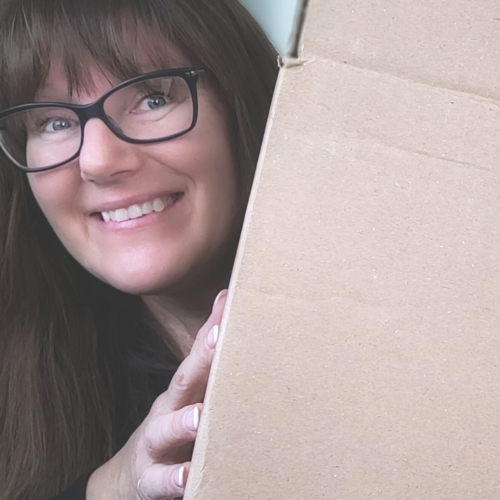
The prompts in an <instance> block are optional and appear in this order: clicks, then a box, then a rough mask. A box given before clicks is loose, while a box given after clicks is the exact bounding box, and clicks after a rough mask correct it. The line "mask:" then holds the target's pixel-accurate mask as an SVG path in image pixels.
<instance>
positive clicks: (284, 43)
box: [240, 0, 302, 55]
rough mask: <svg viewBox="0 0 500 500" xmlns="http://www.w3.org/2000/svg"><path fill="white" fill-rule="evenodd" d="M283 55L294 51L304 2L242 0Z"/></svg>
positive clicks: (289, 0) (298, 0)
mask: <svg viewBox="0 0 500 500" xmlns="http://www.w3.org/2000/svg"><path fill="white" fill-rule="evenodd" d="M240 1H241V3H242V4H243V5H244V6H245V7H246V8H247V9H248V10H249V11H250V12H251V13H252V14H253V15H254V16H255V18H256V19H257V21H259V23H260V24H261V26H262V28H263V29H264V31H265V32H266V33H267V36H268V37H269V38H270V40H271V41H272V42H273V43H274V45H275V47H276V48H277V49H278V50H279V52H280V53H281V54H284V55H287V54H289V52H290V50H292V49H293V45H294V39H295V29H296V24H297V22H298V20H299V12H300V6H301V5H302V0H240Z"/></svg>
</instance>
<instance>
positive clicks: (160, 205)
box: [153, 198, 165, 212]
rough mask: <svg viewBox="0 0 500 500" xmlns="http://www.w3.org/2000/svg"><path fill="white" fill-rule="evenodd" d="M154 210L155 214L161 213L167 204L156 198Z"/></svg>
mask: <svg viewBox="0 0 500 500" xmlns="http://www.w3.org/2000/svg"><path fill="white" fill-rule="evenodd" d="M153 210H154V211H155V212H161V211H162V210H165V203H163V201H161V200H160V198H156V199H155V200H154V201H153Z"/></svg>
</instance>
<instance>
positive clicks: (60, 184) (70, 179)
mask: <svg viewBox="0 0 500 500" xmlns="http://www.w3.org/2000/svg"><path fill="white" fill-rule="evenodd" d="M78 179H79V177H78V173H77V171H76V169H74V168H71V167H60V168H58V169H55V170H49V171H47V172H39V173H36V174H28V182H29V184H30V187H31V191H32V193H33V196H34V197H35V199H36V201H37V203H38V205H39V206H40V208H41V210H42V212H43V213H44V215H45V217H46V218H47V220H48V221H49V223H50V225H51V226H52V228H53V229H54V231H55V232H56V233H57V235H58V236H59V238H61V239H64V235H65V233H66V232H67V231H68V230H70V229H71V225H70V224H68V223H65V221H66V220H67V217H68V214H69V213H71V212H72V211H74V204H75V202H76V200H77V194H78V184H79V182H78Z"/></svg>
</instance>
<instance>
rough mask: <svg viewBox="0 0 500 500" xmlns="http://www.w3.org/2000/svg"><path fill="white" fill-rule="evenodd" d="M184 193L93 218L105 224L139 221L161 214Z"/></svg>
mask: <svg viewBox="0 0 500 500" xmlns="http://www.w3.org/2000/svg"><path fill="white" fill-rule="evenodd" d="M183 195H184V193H174V194H171V195H169V196H165V197H163V198H154V199H152V200H149V201H146V202H145V203H141V204H134V205H131V206H129V207H123V208H118V209H117V210H108V211H105V212H96V213H94V214H92V215H93V216H96V217H100V219H101V220H102V221H104V222H105V223H109V222H125V221H128V220H131V219H140V218H141V217H145V216H146V215H149V214H151V213H153V212H156V213H159V212H163V211H164V210H166V209H167V208H169V207H171V206H172V205H174V204H175V203H177V202H178V201H179V200H180V199H181V197H182V196H183Z"/></svg>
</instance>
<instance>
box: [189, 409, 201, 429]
mask: <svg viewBox="0 0 500 500" xmlns="http://www.w3.org/2000/svg"><path fill="white" fill-rule="evenodd" d="M186 425H187V427H188V429H189V430H191V431H197V430H198V426H199V425H200V409H199V408H198V407H197V406H195V407H194V408H193V409H192V410H191V411H190V412H189V413H188V414H187V418H186Z"/></svg>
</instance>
